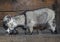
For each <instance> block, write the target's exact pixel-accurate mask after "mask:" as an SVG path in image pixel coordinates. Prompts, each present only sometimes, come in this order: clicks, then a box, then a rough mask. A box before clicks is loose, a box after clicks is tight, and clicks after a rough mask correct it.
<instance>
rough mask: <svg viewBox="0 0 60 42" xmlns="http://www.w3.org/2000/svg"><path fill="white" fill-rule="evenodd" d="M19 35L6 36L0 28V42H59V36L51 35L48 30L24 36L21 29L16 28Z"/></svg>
mask: <svg viewBox="0 0 60 42" xmlns="http://www.w3.org/2000/svg"><path fill="white" fill-rule="evenodd" d="M18 31H19V34H17V35H8V34H6V33H5V30H4V29H3V28H2V27H0V42H60V34H51V32H50V31H49V30H44V31H42V32H40V31H39V34H37V33H36V31H34V33H33V35H25V34H24V31H23V30H22V29H21V28H18Z"/></svg>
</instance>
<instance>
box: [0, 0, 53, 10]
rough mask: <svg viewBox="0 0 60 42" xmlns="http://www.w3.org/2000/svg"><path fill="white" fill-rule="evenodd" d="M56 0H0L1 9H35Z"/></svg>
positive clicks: (46, 5) (49, 4)
mask: <svg viewBox="0 0 60 42" xmlns="http://www.w3.org/2000/svg"><path fill="white" fill-rule="evenodd" d="M53 4H54V0H45V1H41V0H15V1H12V0H11V1H8V0H6V1H0V11H17V10H33V9H37V8H42V7H48V6H50V7H51V6H52V5H53Z"/></svg>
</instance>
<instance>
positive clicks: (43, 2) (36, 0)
mask: <svg viewBox="0 0 60 42" xmlns="http://www.w3.org/2000/svg"><path fill="white" fill-rule="evenodd" d="M54 4H55V1H54V0H0V26H2V19H3V17H4V16H5V15H7V14H9V15H12V16H14V15H17V14H19V13H21V12H22V11H24V10H34V9H39V8H44V7H49V8H52V7H53V5H54Z"/></svg>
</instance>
